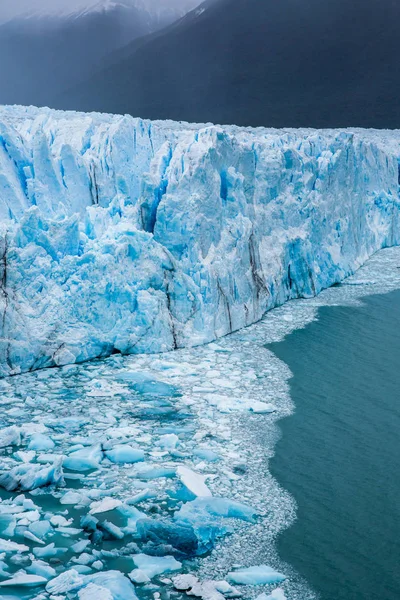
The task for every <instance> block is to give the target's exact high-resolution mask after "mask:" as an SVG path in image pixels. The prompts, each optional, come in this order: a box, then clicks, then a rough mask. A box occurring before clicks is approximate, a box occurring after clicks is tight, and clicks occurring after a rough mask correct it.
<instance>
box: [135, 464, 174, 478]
mask: <svg viewBox="0 0 400 600" xmlns="http://www.w3.org/2000/svg"><path fill="white" fill-rule="evenodd" d="M175 476H176V467H172V466H168V465H165V466H164V465H154V464H152V463H141V464H137V465H135V469H134V470H132V472H131V473H130V474H129V477H134V478H138V479H143V480H151V479H160V478H162V477H166V478H167V479H170V478H172V477H175Z"/></svg>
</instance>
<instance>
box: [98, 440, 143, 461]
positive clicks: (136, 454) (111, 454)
mask: <svg viewBox="0 0 400 600" xmlns="http://www.w3.org/2000/svg"><path fill="white" fill-rule="evenodd" d="M105 455H106V456H107V458H108V460H111V462H113V463H117V464H122V463H136V462H141V461H143V460H144V452H143V450H140V449H138V448H132V446H128V445H125V444H118V445H116V446H114V448H112V450H107V451H106V452H105Z"/></svg>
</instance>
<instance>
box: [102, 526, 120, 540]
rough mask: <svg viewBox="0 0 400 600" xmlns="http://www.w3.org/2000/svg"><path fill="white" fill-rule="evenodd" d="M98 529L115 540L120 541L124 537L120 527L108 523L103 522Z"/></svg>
mask: <svg viewBox="0 0 400 600" xmlns="http://www.w3.org/2000/svg"><path fill="white" fill-rule="evenodd" d="M99 527H100V528H101V529H102V530H103V531H105V532H106V533H108V535H109V536H110V537H111V538H113V539H115V540H122V539H123V537H124V535H125V534H124V532H123V531H122V529H121V528H120V527H118V526H117V525H115V524H114V523H111V522H110V521H103V522H102V523H100V524H99Z"/></svg>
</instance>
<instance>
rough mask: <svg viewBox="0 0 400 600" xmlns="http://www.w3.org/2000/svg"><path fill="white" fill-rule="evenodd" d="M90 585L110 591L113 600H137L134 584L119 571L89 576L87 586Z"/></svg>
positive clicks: (86, 581) (86, 578)
mask: <svg viewBox="0 0 400 600" xmlns="http://www.w3.org/2000/svg"><path fill="white" fill-rule="evenodd" d="M90 583H94V584H95V585H98V586H100V587H103V588H106V589H108V590H109V592H110V593H111V597H112V600H137V596H136V594H135V588H134V587H133V585H132V583H131V582H130V581H129V579H128V578H127V577H125V575H123V574H122V573H120V572H119V571H104V572H103V573H94V574H93V575H87V576H86V577H85V584H87V585H89V584H90ZM95 600H98V599H95Z"/></svg>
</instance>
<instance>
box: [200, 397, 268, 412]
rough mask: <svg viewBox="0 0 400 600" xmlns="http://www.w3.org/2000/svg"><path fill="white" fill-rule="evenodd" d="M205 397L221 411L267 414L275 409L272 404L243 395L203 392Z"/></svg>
mask: <svg viewBox="0 0 400 600" xmlns="http://www.w3.org/2000/svg"><path fill="white" fill-rule="evenodd" d="M205 399H206V400H207V402H208V403H209V404H211V406H215V407H216V408H217V409H218V410H219V411H220V412H222V413H230V412H244V411H249V412H253V413H255V414H269V413H273V412H275V411H276V407H275V406H274V405H273V404H270V403H267V402H261V401H260V400H252V399H251V398H246V397H243V396H233V395H232V396H226V395H223V394H205Z"/></svg>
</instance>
